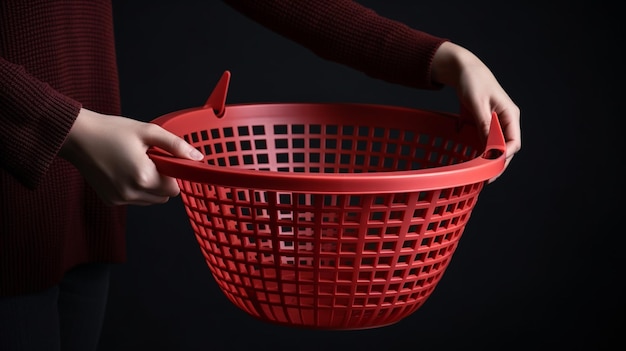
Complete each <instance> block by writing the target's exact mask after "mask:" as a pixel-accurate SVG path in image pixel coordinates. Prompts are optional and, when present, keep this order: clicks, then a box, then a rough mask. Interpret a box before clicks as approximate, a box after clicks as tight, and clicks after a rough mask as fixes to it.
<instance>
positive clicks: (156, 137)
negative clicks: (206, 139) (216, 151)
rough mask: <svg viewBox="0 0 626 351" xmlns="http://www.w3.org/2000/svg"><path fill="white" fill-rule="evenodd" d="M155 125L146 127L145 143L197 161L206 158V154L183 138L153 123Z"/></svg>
mask: <svg viewBox="0 0 626 351" xmlns="http://www.w3.org/2000/svg"><path fill="white" fill-rule="evenodd" d="M151 125H152V126H153V127H148V128H145V132H146V134H145V139H144V141H145V143H146V144H147V145H148V146H156V147H158V148H161V149H163V150H165V151H167V152H169V153H171V154H172V155H174V156H176V157H180V158H186V159H190V160H195V161H201V160H202V159H204V155H203V154H202V153H201V152H200V151H198V150H196V148H194V147H193V146H191V145H190V144H188V143H187V142H186V141H185V140H183V139H182V138H180V137H178V136H176V135H174V134H173V133H170V132H169V131H167V130H165V129H163V128H162V127H161V126H158V125H156V124H151Z"/></svg>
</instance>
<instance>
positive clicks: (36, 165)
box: [0, 58, 81, 187]
mask: <svg viewBox="0 0 626 351" xmlns="http://www.w3.org/2000/svg"><path fill="white" fill-rule="evenodd" d="M80 107H81V106H80V104H79V103H78V102H76V101H74V100H72V99H69V98H68V97H66V96H64V95H62V94H60V93H58V92H57V91H55V90H54V89H52V88H51V87H50V86H49V85H47V84H45V83H43V82H41V81H39V80H37V79H35V78H34V77H32V76H31V75H29V74H28V72H26V70H25V69H24V68H23V67H21V66H19V65H15V64H12V63H10V62H8V61H6V60H4V59H3V58H0V167H2V168H4V169H5V170H7V171H8V172H10V173H11V174H13V175H14V176H15V177H16V178H17V179H19V180H20V182H22V183H23V184H24V185H26V186H29V187H35V186H36V185H37V184H38V182H39V180H40V179H41V177H42V176H43V175H44V174H45V173H46V171H47V169H48V167H49V165H50V163H51V162H52V160H53V159H54V158H55V157H56V155H57V153H58V151H59V149H60V147H61V145H62V144H63V142H64V140H65V138H66V136H67V134H68V133H69V130H70V129H71V127H72V124H73V122H74V120H75V118H76V116H77V115H78V111H79V109H80Z"/></svg>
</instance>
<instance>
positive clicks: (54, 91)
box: [0, 0, 444, 296]
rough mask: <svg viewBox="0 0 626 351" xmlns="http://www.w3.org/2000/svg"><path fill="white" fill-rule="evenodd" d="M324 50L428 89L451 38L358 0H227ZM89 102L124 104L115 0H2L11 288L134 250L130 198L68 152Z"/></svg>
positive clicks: (0, 206) (4, 183)
mask: <svg viewBox="0 0 626 351" xmlns="http://www.w3.org/2000/svg"><path fill="white" fill-rule="evenodd" d="M225 2H226V3H228V4H229V5H231V6H232V7H233V8H235V9H236V10H238V11H240V12H241V13H242V14H244V15H246V16H248V17H250V18H251V19H253V20H255V21H258V22H259V23H261V24H263V25H265V26H266V27H268V28H270V29H272V30H274V31H276V32H277V33H278V34H281V35H284V36H285V37H287V38H290V39H292V40H294V41H296V42H298V43H300V44H302V45H304V46H305V47H307V48H309V49H310V50H312V51H313V52H315V53H316V54H317V55H319V56H321V57H323V58H326V59H328V60H332V61H335V62H338V63H341V64H345V65H347V66H350V67H352V68H354V69H357V70H360V71H362V72H364V73H366V74H368V75H370V76H372V77H375V78H379V79H383V80H386V81H389V82H392V83H398V84H403V85H407V86H412V87H415V88H421V89H436V88H438V87H439V86H437V85H433V84H432V83H431V80H430V64H431V60H432V57H433V55H434V53H435V51H436V50H437V48H438V47H439V45H440V44H441V43H442V42H443V41H444V39H442V38H437V37H434V36H431V35H428V34H426V33H423V32H419V31H416V30H413V29H410V28H409V27H407V26H405V25H403V24H400V23H398V22H394V21H391V20H388V19H385V18H382V17H380V16H378V15H377V14H376V13H375V12H373V11H371V10H368V9H366V8H363V7H362V6H360V5H359V4H357V3H355V2H351V1H346V0H302V1H287V0H225ZM81 107H85V108H88V109H91V110H94V111H97V112H100V113H104V114H112V115H119V114H120V101H119V88H118V72H117V66H116V55H115V46H114V33H113V19H112V9H111V3H110V0H89V1H69V0H58V1H48V0H31V1H22V0H3V1H0V296H8V295H15V294H22V293H27V292H34V291H38V290H41V289H44V288H46V287H49V286H51V285H54V284H56V283H57V282H58V281H59V280H60V279H61V277H62V276H63V274H64V272H66V271H67V270H68V269H70V268H72V267H73V266H76V265H78V264H81V263H88V262H123V261H124V260H125V257H126V251H125V228H124V225H125V208H124V207H123V206H119V207H110V206H106V205H104V204H103V203H102V202H101V201H100V200H99V199H98V197H97V196H96V195H95V192H94V191H93V190H92V189H91V188H90V187H89V186H88V185H87V184H86V182H85V181H84V180H83V178H82V177H81V175H80V173H79V172H78V170H77V169H76V168H74V166H73V165H71V164H70V163H69V162H67V161H65V160H64V159H61V158H60V157H58V156H57V154H58V152H59V149H60V147H61V145H62V144H63V142H64V140H65V138H66V137H67V134H68V132H69V130H70V128H71V126H72V124H73V122H74V120H75V118H76V116H77V114H78V111H79V109H80V108H81Z"/></svg>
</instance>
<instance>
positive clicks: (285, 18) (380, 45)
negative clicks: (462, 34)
mask: <svg viewBox="0 0 626 351" xmlns="http://www.w3.org/2000/svg"><path fill="white" fill-rule="evenodd" d="M224 2H225V3H227V4H228V5H230V6H231V7H232V8H234V9H235V10H237V11H238V12H240V13H242V14H243V15H245V16H247V17H249V18H250V19H252V20H254V21H256V22H258V23H259V24H261V25H263V26H264V27H266V28H268V29H270V30H273V31H274V32H276V33H278V34H280V35H282V36H284V37H286V38H288V39H290V40H293V41H295V42H297V43H299V44H301V45H303V46H304V47H306V48H308V49H310V50H311V51H313V52H314V53H315V54H317V55H318V56H319V57H321V58H324V59H327V60H330V61H334V62H337V63H340V64H344V65H347V66H349V67H351V68H353V69H356V70H359V71H361V72H363V73H365V74H367V75H368V76H371V77H373V78H377V79H381V80H385V81H388V82H391V83H397V84H401V85H405V86H409V87H414V88H420V89H439V88H441V87H442V86H441V85H438V84H435V83H433V81H432V79H431V63H432V59H433V56H434V55H435V52H436V51H437V49H438V48H439V46H440V45H441V44H442V43H443V42H444V41H446V40H447V39H444V38H439V37H436V36H433V35H431V34H428V33H425V32H422V31H419V30H416V29H413V28H410V27H408V26H407V25H405V24H403V23H401V22H398V21H394V20H391V19H389V18H385V17H383V16H380V15H378V14H377V13H376V12H375V11H373V10H371V9H369V8H366V7H364V6H362V5H360V4H358V3H356V2H354V1H349V0H303V1H292V0H224Z"/></svg>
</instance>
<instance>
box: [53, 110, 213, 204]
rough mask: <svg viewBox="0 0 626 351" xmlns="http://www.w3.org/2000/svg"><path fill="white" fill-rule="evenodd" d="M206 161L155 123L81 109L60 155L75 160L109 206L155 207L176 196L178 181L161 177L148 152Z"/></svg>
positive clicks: (73, 161)
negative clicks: (154, 150) (155, 149)
mask: <svg viewBox="0 0 626 351" xmlns="http://www.w3.org/2000/svg"><path fill="white" fill-rule="evenodd" d="M150 146H156V147H159V148H161V149H163V150H165V151H167V152H170V153H171V154H172V155H174V156H176V157H180V158H187V159H191V160H202V158H203V155H202V154H201V153H200V152H199V151H197V150H196V149H195V148H194V147H192V146H191V145H189V144H188V143H186V142H185V141H184V140H183V139H181V138H179V137H177V136H176V135H174V134H172V133H170V132H168V131H166V130H165V129H163V128H162V127H160V126H157V125H156V124H153V123H145V122H140V121H137V120H133V119H130V118H126V117H119V116H107V115H102V114H99V113H96V112H93V111H90V110H87V109H81V111H80V113H79V115H78V117H77V118H76V121H75V122H74V125H73V126H72V129H71V130H70V133H69V135H68V138H67V140H66V142H65V143H64V144H63V146H62V147H61V151H60V155H61V156H62V157H64V158H65V159H67V160H68V161H70V162H72V164H74V166H76V168H78V169H79V171H80V172H81V174H82V175H83V176H84V177H85V179H86V180H87V182H88V183H89V184H90V185H91V186H92V187H93V188H94V189H95V191H96V192H97V193H98V195H99V196H100V197H101V198H102V200H104V202H106V203H107V204H109V205H151V204H160V203H165V202H167V201H168V200H169V198H170V197H173V196H177V195H178V194H179V193H180V189H179V187H178V184H177V183H176V180H175V179H173V178H171V177H167V176H164V175H161V174H159V173H158V171H157V169H156V166H155V165H154V163H153V162H152V160H150V158H149V157H148V155H147V154H146V151H147V150H148V147H150Z"/></svg>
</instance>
